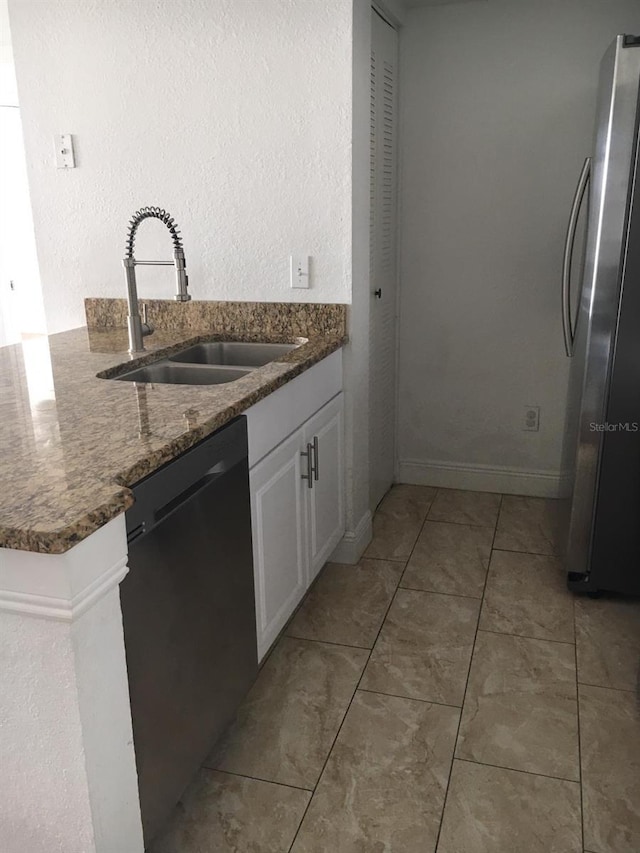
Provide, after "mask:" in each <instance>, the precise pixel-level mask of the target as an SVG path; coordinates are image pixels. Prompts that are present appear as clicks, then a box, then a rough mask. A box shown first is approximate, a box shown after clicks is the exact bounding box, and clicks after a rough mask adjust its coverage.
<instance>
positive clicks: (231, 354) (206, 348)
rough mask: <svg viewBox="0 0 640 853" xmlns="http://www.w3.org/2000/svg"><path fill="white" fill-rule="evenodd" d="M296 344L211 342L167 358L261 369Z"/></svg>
mask: <svg viewBox="0 0 640 853" xmlns="http://www.w3.org/2000/svg"><path fill="white" fill-rule="evenodd" d="M297 346H298V345H297V344H263V343H247V342H243V341H211V342H210V343H202V344H194V345H193V346H190V347H188V348H187V349H184V350H182V351H181V352H177V353H176V354H175V355H172V356H170V357H169V359H170V361H173V362H180V363H183V364H184V363H186V364H213V365H236V366H238V367H262V366H263V365H265V364H268V363H269V362H270V361H277V359H279V358H282V356H283V355H286V354H287V353H289V352H291V350H294V349H296V347H297Z"/></svg>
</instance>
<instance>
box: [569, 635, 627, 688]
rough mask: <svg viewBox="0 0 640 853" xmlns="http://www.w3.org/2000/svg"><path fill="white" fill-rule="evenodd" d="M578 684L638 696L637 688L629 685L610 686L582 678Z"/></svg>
mask: <svg viewBox="0 0 640 853" xmlns="http://www.w3.org/2000/svg"><path fill="white" fill-rule="evenodd" d="M577 648H578V647H577V646H576V649H577ZM578 685H579V686H580V687H595V688H596V690H615V691H616V692H617V693H632V694H633V695H634V696H636V695H637V694H638V690H637V689H633V690H632V689H631V688H628V687H608V686H605V685H604V684H591V682H589V681H580V679H578Z"/></svg>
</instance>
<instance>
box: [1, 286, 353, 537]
mask: <svg viewBox="0 0 640 853" xmlns="http://www.w3.org/2000/svg"><path fill="white" fill-rule="evenodd" d="M91 301H93V302H97V301H98V300H91ZM99 302H101V303H105V304H106V303H107V302H110V303H114V305H115V307H116V308H117V309H118V310H120V309H119V306H118V304H117V303H119V300H99ZM190 304H191V305H197V303H190ZM203 304H207V305H209V306H215V305H216V304H217V305H220V306H225V305H226V306H234V305H239V304H241V303H203ZM245 305H246V306H247V308H246V309H245V312H244V313H243V312H242V311H241V312H240V315H241V316H240V315H237V316H236V317H235V320H234V321H233V325H232V321H229V322H228V323H222V322H221V323H220V325H219V326H217V327H216V326H214V327H212V326H211V325H204V322H205V321H203V319H202V318H203V312H200V314H198V312H197V311H196V310H195V309H190V310H191V311H192V312H193V314H192V315H191V316H190V317H189V322H188V323H187V324H185V323H182V324H181V323H175V322H173V321H170V322H168V323H166V324H165V326H166V328H162V327H160V328H158V329H157V331H156V332H155V333H154V334H153V335H152V336H151V337H149V338H146V339H145V346H146V348H147V350H148V352H147V353H146V354H145V355H144V356H143V357H142V358H141V359H139V358H135V359H131V357H130V356H129V355H128V353H127V335H126V330H125V329H123V328H121V327H119V326H117V325H110V320H112V318H113V314H112V313H109V311H108V310H107V311H106V313H105V311H103V314H102V322H101V323H100V324H99V325H97V326H96V327H94V328H91V329H87V328H82V329H74V330H72V331H69V332H63V333H60V334H57V335H51V336H49V337H48V338H45V337H42V338H33V339H29V340H25V341H24V342H23V343H22V344H18V345H14V346H8V347H1V348H0V389H1V391H0V413H1V418H0V448H1V456H0V472H1V477H0V482H1V483H2V488H1V491H0V547H4V548H16V549H20V550H25V551H39V552H42V553H50V554H59V553H63V552H65V551H67V550H68V549H69V548H71V547H72V546H73V545H75V544H76V543H77V542H79V541H81V540H82V539H84V538H86V537H87V536H89V535H90V534H91V533H93V532H94V531H95V530H97V529H98V528H99V527H102V526H103V525H104V524H106V523H107V522H108V521H110V520H111V519H112V518H114V517H115V516H117V515H119V514H120V513H121V512H123V511H124V510H126V509H127V507H129V506H130V505H131V503H132V497H131V492H130V490H129V488H128V487H129V486H132V485H133V484H134V483H136V482H137V481H138V480H140V479H141V478H142V477H145V476H146V475H147V474H149V473H151V472H152V471H154V470H156V469H157V468H159V467H160V466H161V465H163V464H165V463H166V462H169V461H170V460H172V459H174V458H175V457H176V456H178V455H179V454H180V453H182V452H184V451H185V450H187V449H188V448H189V447H191V446H193V445H194V444H196V443H197V442H198V441H201V440H202V439H203V438H205V437H206V436H207V435H209V434H210V433H212V432H214V431H215V430H216V429H218V428H219V427H220V426H222V425H223V424H225V423H227V422H228V421H229V420H231V419H232V418H234V417H235V416H236V415H238V414H240V413H241V412H243V411H245V410H246V409H248V408H249V407H250V406H252V405H253V404H254V403H256V402H257V401H258V400H260V399H262V398H263V397H265V396H266V395H267V394H270V393H271V392H272V391H275V390H276V389H277V388H279V387H280V386H281V385H284V384H285V383H286V382H289V381H290V380H291V379H293V378H294V377H295V376H298V375H299V374H300V373H302V372H303V371H304V370H306V369H308V368H309V367H311V366H312V365H313V364H315V363H316V362H318V361H320V360H321V359H322V358H325V357H326V356H327V355H329V354H330V353H332V352H334V351H335V350H336V349H338V348H339V347H340V346H342V345H343V343H344V342H345V340H346V337H345V317H346V308H345V306H335V305H331V306H323V305H318V306H309V305H306V306H304V311H298V312H296V311H295V310H294V311H291V308H290V307H289V306H286V307H285V308H284V310H283V311H281V312H280V315H278V306H277V304H272V307H271V308H270V309H267V310H266V311H265V310H264V309H263V308H262V307H261V306H260V307H259V308H258V309H256V310H254V309H255V305H256V304H255V303H245ZM234 311H235V309H233V310H230V312H229V311H227V314H228V315H229V313H230V315H231V316H233V314H234ZM204 313H205V314H206V321H210V320H211V318H212V316H214V315H215V310H214V309H210V310H209V311H208V312H204ZM223 313H224V311H223ZM87 314H88V316H90V314H89V307H88V308H87ZM287 314H289V315H290V316H289V320H290V321H289V322H287V319H286V316H287ZM152 316H153V314H152ZM198 316H199V317H200V326H199V327H198V326H197V323H196V318H197V317H198ZM278 316H279V317H280V319H274V318H277V317H278ZM238 317H240V319H238ZM242 317H244V320H242ZM283 317H284V319H283ZM154 322H155V320H154ZM159 325H160V326H162V324H159ZM220 326H222V327H223V328H220ZM233 329H235V330H236V331H235V332H234V331H233ZM229 339H234V340H269V341H277V342H297V343H300V344H301V345H300V346H299V347H298V348H296V349H295V350H293V351H292V352H290V353H289V354H287V355H286V356H284V357H283V358H282V359H280V360H279V361H277V362H271V363H270V364H267V365H265V366H264V367H261V368H258V369H257V370H254V371H252V372H251V373H249V374H247V375H246V376H244V377H242V378H241V379H238V380H236V381H234V382H231V383H227V384H224V385H208V386H193V385H169V384H165V385H162V384H153V385H149V384H140V383H133V382H118V381H115V380H114V379H102V378H98V377H97V374H98V373H101V372H105V371H106V375H114V374H117V373H118V369H117V368H118V365H121V364H122V363H125V362H126V363H127V367H128V369H131V368H133V367H135V366H136V365H138V364H142V363H145V362H149V361H153V360H156V359H157V358H160V357H163V356H164V355H165V354H167V353H170V352H174V351H176V350H178V349H181V348H183V347H184V346H185V345H187V344H190V343H192V342H196V341H201V340H229ZM304 339H306V342H301V341H304Z"/></svg>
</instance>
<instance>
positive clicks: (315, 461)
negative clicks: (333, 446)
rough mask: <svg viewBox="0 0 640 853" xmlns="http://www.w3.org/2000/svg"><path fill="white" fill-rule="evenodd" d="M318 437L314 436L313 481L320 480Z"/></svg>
mask: <svg viewBox="0 0 640 853" xmlns="http://www.w3.org/2000/svg"><path fill="white" fill-rule="evenodd" d="M318 464H319V463H318V436H317V435H314V436H313V479H314V480H317V479H318Z"/></svg>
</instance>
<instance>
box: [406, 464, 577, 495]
mask: <svg viewBox="0 0 640 853" xmlns="http://www.w3.org/2000/svg"><path fill="white" fill-rule="evenodd" d="M398 480H399V482H401V483H411V484H414V485H418V486H438V487H440V488H443V489H469V490H471V491H476V492H502V493H503V494H511V495H529V496H531V497H540V498H556V497H558V496H559V494H560V486H561V477H560V472H559V471H527V470H524V469H521V468H508V467H506V466H502V465H498V466H496V465H468V464H466V463H464V462H439V461H436V460H427V461H418V460H416V459H406V460H403V461H402V460H401V461H400V462H399V463H398Z"/></svg>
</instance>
